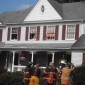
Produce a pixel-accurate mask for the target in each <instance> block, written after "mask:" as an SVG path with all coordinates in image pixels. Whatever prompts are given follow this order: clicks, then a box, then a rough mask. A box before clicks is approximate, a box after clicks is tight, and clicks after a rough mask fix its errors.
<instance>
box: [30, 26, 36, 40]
mask: <svg viewBox="0 0 85 85" xmlns="http://www.w3.org/2000/svg"><path fill="white" fill-rule="evenodd" d="M36 34H37V28H36V27H30V39H36Z"/></svg>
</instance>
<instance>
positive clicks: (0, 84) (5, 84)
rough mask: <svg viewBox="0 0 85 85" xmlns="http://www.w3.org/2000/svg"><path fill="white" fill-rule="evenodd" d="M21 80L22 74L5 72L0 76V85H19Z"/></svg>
mask: <svg viewBox="0 0 85 85" xmlns="http://www.w3.org/2000/svg"><path fill="white" fill-rule="evenodd" d="M22 80H23V73H22V72H7V73H4V74H2V75H0V85H21V84H22Z"/></svg>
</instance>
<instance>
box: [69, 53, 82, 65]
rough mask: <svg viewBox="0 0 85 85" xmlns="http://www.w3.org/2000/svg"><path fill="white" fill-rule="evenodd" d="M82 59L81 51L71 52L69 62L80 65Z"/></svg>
mask: <svg viewBox="0 0 85 85" xmlns="http://www.w3.org/2000/svg"><path fill="white" fill-rule="evenodd" d="M82 60H83V52H72V57H71V62H72V63H73V64H74V65H75V66H81V65H82Z"/></svg>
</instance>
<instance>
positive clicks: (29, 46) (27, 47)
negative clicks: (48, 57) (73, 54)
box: [0, 43, 72, 50]
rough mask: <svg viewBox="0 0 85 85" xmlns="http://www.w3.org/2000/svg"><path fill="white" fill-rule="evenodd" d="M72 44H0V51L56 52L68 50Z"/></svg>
mask: <svg viewBox="0 0 85 85" xmlns="http://www.w3.org/2000/svg"><path fill="white" fill-rule="evenodd" d="M71 46H72V43H47V44H46V43H43V44H39V43H36V44H34V43H32V44H0V50H57V49H61V50H62V49H70V48H71Z"/></svg>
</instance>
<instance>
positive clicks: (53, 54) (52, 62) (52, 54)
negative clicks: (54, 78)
mask: <svg viewBox="0 0 85 85" xmlns="http://www.w3.org/2000/svg"><path fill="white" fill-rule="evenodd" d="M54 54H55V53H52V63H54Z"/></svg>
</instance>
